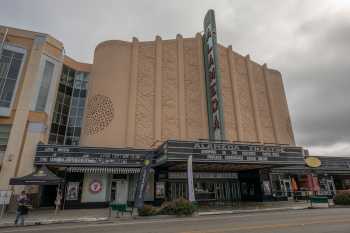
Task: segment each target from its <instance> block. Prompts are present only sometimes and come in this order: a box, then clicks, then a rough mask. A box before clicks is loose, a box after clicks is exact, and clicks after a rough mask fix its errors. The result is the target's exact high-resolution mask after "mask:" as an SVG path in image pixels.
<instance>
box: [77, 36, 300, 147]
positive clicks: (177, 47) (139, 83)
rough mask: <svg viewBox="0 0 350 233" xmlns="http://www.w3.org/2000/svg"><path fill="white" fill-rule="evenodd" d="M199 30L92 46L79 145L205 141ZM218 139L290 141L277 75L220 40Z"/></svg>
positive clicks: (286, 115) (281, 86)
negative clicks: (222, 135) (185, 34)
mask: <svg viewBox="0 0 350 233" xmlns="http://www.w3.org/2000/svg"><path fill="white" fill-rule="evenodd" d="M202 47H203V45H202V36H201V35H200V34H197V35H196V36H195V37H194V38H183V37H182V36H180V35H178V36H177V38H176V39H174V40H162V39H161V38H160V37H156V40H155V41H147V42H140V41H138V40H137V39H136V38H134V39H133V41H132V42H126V41H117V40H111V41H106V42H103V43H101V44H99V45H98V46H97V48H96V49H95V56H94V62H93V65H92V68H91V74H90V76H91V80H90V85H89V91H88V99H89V103H88V105H87V112H86V114H85V127H84V130H83V134H82V137H81V145H85V146H88V145H90V146H91V145H92V146H106V147H116V146H117V147H126V146H130V147H137V148H147V147H150V146H151V145H152V144H153V143H154V142H155V141H164V140H167V139H183V140H191V139H200V138H201V139H207V138H208V117H207V115H208V113H207V103H206V92H205V81H204V78H203V77H204V65H203V52H202V50H203V49H202ZM219 61H220V71H221V80H222V81H221V85H222V87H221V88H222V98H223V111H224V126H225V136H226V137H225V139H226V140H229V141H235V142H251V143H268V144H286V145H294V144H295V142H294V136H293V130H292V126H291V122H290V116H289V112H288V106H287V101H286V96H285V92H284V88H283V82H282V77H281V73H280V72H279V71H277V70H273V69H269V68H267V66H266V65H265V64H264V65H259V64H257V63H256V62H254V61H252V60H251V59H250V57H249V55H248V56H242V55H240V54H238V53H236V52H234V51H233V50H232V47H230V46H229V47H224V46H221V45H220V46H219Z"/></svg>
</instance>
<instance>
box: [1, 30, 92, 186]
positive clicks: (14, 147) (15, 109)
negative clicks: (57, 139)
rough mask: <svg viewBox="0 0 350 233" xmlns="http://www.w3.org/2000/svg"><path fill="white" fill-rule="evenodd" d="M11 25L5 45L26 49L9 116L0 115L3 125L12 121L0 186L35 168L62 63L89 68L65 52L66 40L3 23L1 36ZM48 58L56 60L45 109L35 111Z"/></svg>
mask: <svg viewBox="0 0 350 233" xmlns="http://www.w3.org/2000/svg"><path fill="white" fill-rule="evenodd" d="M6 29H8V33H7V36H6V41H5V45H6V46H12V47H15V48H21V49H24V50H25V56H24V58H23V65H22V68H21V71H20V74H19V77H18V87H17V89H16V92H15V96H14V97H13V99H12V102H13V104H12V109H11V114H10V115H9V116H0V125H1V124H5V125H11V131H10V135H9V139H8V143H7V148H6V151H5V153H4V156H3V158H2V160H0V164H1V170H0V189H7V188H8V183H9V179H10V178H12V177H17V176H23V175H27V174H28V173H30V172H32V171H33V169H34V165H33V159H34V155H35V150H36V146H37V144H38V143H39V142H43V143H47V142H48V135H49V128H50V125H51V119H52V113H53V107H54V104H55V99H56V96H57V89H58V83H59V77H60V75H61V69H62V64H63V63H67V65H68V66H74V67H75V68H76V69H77V70H80V69H81V70H82V71H89V69H90V67H89V64H84V63H79V62H76V61H74V60H73V59H70V58H69V57H67V56H65V55H64V49H63V44H62V43H61V42H59V41H57V40H56V39H54V38H52V37H51V36H49V35H47V34H43V33H37V32H31V31H26V30H21V29H16V28H8V27H4V26H0V39H1V40H2V38H3V36H4V35H5V31H6ZM45 59H50V61H52V62H54V63H55V69H54V72H53V79H52V81H51V85H50V91H49V95H48V97H47V99H48V101H47V103H46V108H45V111H43V112H36V111H34V105H35V102H36V98H37V94H38V91H39V87H40V83H41V79H42V72H43V70H42V66H43V65H42V64H43V61H44V60H45Z"/></svg>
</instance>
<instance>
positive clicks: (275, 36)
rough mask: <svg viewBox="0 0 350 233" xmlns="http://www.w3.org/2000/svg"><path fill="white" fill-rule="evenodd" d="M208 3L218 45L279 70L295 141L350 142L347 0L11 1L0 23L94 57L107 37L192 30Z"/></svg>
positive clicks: (349, 20)
mask: <svg viewBox="0 0 350 233" xmlns="http://www.w3.org/2000/svg"><path fill="white" fill-rule="evenodd" d="M209 8H213V9H215V11H216V19H217V27H218V36H219V40H220V41H221V43H223V44H224V45H229V44H232V46H233V48H234V50H235V51H237V52H239V53H241V54H243V55H245V54H247V53H249V54H250V55H251V57H252V59H253V60H256V61H258V62H260V63H264V62H267V63H268V65H269V66H270V67H272V68H275V69H278V70H280V71H281V72H282V74H283V77H284V84H285V87H286V92H287V97H288V103H289V108H290V111H291V115H292V121H293V125H294V130H295V134H296V139H297V143H298V144H299V145H305V146H309V147H317V148H319V149H318V150H317V151H318V152H319V153H324V154H328V155H331V154H332V151H333V152H334V153H337V154H339V153H342V152H341V148H350V118H349V116H350V104H349V100H350V92H349V91H348V88H349V87H350V77H349V74H350V64H349V63H350V61H349V54H350V46H349V41H350V4H349V3H348V1H341V0H334V1H333V0H310V1H302V0H284V1H280V0H265V1H251V0H245V1H243V0H231V1H230V0H226V1H209V0H203V1H200V0H193V1H146V0H145V1H115V0H104V1H92V0H80V1H68V0H62V1H44V0H43V1H38V0H33V1H25V0H22V1H20V0H11V1H10V0H8V1H5V2H2V5H1V8H0V23H1V24H4V25H8V26H13V27H19V28H25V29H29V30H35V31H41V32H46V33H49V34H51V35H52V36H54V37H56V38H58V39H59V40H61V41H62V42H63V43H64V44H65V48H66V51H67V53H68V55H70V56H72V57H73V58H76V59H77V60H80V61H86V62H91V61H92V57H93V50H94V48H95V47H96V45H97V44H98V43H100V42H101V41H104V40H109V39H122V40H131V38H132V37H133V36H136V37H138V38H139V39H140V40H153V39H154V37H155V35H161V36H162V37H163V38H164V39H167V38H175V36H176V34H177V33H181V34H182V35H184V36H193V35H194V34H195V33H196V32H198V31H201V30H202V21H203V17H204V14H205V12H206V11H207V10H208V9H209ZM339 144H341V145H342V146H343V147H339V146H338V147H337V145H339ZM344 145H345V146H344ZM320 148H331V149H327V150H326V149H323V152H322V149H320ZM344 153H345V152H344ZM348 153H350V151H349V152H348Z"/></svg>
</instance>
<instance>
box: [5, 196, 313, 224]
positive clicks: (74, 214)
mask: <svg viewBox="0 0 350 233" xmlns="http://www.w3.org/2000/svg"><path fill="white" fill-rule="evenodd" d="M308 206H309V205H308V203H306V202H287V201H286V202H261V203H257V202H252V203H249V202H247V203H240V204H239V205H236V206H232V207H222V208H201V209H200V210H199V212H198V214H197V215H198V216H207V215H218V214H240V213H258V212H268V211H286V210H301V209H306V208H308ZM114 216H115V215H114V214H113V213H112V217H111V218H110V217H109V209H108V208H103V209H69V210H63V211H60V212H58V214H57V215H55V214H54V210H53V209H51V210H34V211H30V212H29V215H27V216H26V218H25V225H26V226H32V225H44V224H55V223H56V224H57V223H79V222H107V221H108V222H111V221H121V220H124V221H125V220H127V221H130V220H133V219H135V218H137V219H140V218H147V219H149V218H152V219H155V218H156V219H157V218H164V217H173V216H161V215H160V216H152V217H139V216H137V217H131V216H130V214H128V213H127V214H125V215H124V216H123V217H121V218H115V217H114ZM174 217H175V216H174ZM14 219H15V214H14V213H10V214H8V215H7V216H4V217H3V218H2V219H0V228H1V227H10V226H14Z"/></svg>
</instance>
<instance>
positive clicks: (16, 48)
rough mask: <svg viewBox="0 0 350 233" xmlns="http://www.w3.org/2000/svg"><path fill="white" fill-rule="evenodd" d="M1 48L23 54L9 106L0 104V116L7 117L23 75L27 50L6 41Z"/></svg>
mask: <svg viewBox="0 0 350 233" xmlns="http://www.w3.org/2000/svg"><path fill="white" fill-rule="evenodd" d="M3 50H9V51H11V52H16V53H21V54H23V58H22V62H21V66H20V68H19V71H18V76H17V79H16V84H15V88H14V89H13V94H12V96H11V103H10V106H9V107H1V106H0V116H3V117H9V116H10V115H11V112H12V108H13V105H14V102H15V99H16V95H17V90H18V86H19V83H20V82H21V80H22V76H23V74H22V72H23V69H24V64H25V63H26V58H27V50H26V49H25V48H23V47H19V46H16V45H12V44H8V43H5V44H4V46H3ZM6 78H7V77H6Z"/></svg>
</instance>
